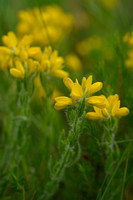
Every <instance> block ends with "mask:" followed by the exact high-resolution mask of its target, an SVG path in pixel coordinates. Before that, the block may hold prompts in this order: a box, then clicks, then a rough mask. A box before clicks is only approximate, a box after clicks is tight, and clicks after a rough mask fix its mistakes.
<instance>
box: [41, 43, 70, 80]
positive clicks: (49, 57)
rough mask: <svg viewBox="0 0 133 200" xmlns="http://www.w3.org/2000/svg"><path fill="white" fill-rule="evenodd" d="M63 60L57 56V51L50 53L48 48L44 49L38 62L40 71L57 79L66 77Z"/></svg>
mask: <svg viewBox="0 0 133 200" xmlns="http://www.w3.org/2000/svg"><path fill="white" fill-rule="evenodd" d="M63 63H64V59H63V58H62V57H60V56H58V51H56V50H54V51H52V48H51V47H50V46H48V47H46V48H45V50H44V53H43V54H42V57H41V61H40V67H39V68H40V71H42V72H46V73H47V74H49V75H51V76H56V77H58V78H64V77H67V76H68V75H69V74H68V72H66V71H64V70H63Z"/></svg>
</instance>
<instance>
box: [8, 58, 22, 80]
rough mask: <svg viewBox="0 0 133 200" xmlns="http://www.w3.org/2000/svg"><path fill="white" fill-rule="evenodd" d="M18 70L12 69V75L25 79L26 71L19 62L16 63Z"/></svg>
mask: <svg viewBox="0 0 133 200" xmlns="http://www.w3.org/2000/svg"><path fill="white" fill-rule="evenodd" d="M15 66H16V68H10V74H11V75H12V76H14V77H15V78H24V75H25V70H24V67H23V65H22V63H21V62H20V61H19V60H16V61H15Z"/></svg>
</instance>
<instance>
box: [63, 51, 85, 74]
mask: <svg viewBox="0 0 133 200" xmlns="http://www.w3.org/2000/svg"><path fill="white" fill-rule="evenodd" d="M65 63H66V65H67V66H68V68H69V69H71V70H73V71H79V70H81V68H82V63H81V61H80V59H79V58H78V56H77V55H76V54H74V53H72V54H69V55H68V56H66V58H65Z"/></svg>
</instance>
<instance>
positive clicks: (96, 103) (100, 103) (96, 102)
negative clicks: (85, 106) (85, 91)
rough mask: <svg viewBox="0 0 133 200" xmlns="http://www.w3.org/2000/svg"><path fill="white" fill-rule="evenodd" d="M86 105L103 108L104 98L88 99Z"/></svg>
mask: <svg viewBox="0 0 133 200" xmlns="http://www.w3.org/2000/svg"><path fill="white" fill-rule="evenodd" d="M87 100H88V103H89V104H91V105H93V106H97V107H99V108H104V107H105V106H106V101H105V100H106V98H105V97H104V96H103V95H101V96H92V97H89V98H88V99H87Z"/></svg>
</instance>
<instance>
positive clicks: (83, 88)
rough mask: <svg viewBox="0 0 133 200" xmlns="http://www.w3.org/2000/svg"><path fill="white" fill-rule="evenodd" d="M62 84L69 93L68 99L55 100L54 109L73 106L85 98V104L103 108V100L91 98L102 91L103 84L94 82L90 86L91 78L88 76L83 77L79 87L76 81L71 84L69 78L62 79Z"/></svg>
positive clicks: (58, 98)
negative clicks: (88, 103)
mask: <svg viewBox="0 0 133 200" xmlns="http://www.w3.org/2000/svg"><path fill="white" fill-rule="evenodd" d="M64 84H65V85H66V87H67V88H68V89H69V90H70V91H71V93H70V98H69V97H57V98H55V101H56V103H55V108H56V109H63V108H65V107H67V106H69V105H72V104H75V103H76V101H79V100H82V99H83V98H86V101H87V102H89V101H90V102H91V103H90V104H92V105H96V106H98V107H103V106H105V105H104V104H105V103H104V100H105V99H103V98H102V97H100V98H99V97H97V96H94V97H91V95H92V94H94V93H96V92H98V91H99V90H101V89H102V86H103V84H102V83H101V82H96V83H93V84H92V76H89V77H88V78H87V79H86V78H85V77H83V79H82V83H81V85H80V84H79V82H78V80H77V79H76V81H75V82H73V81H72V80H71V79H70V78H67V77H66V78H64Z"/></svg>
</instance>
